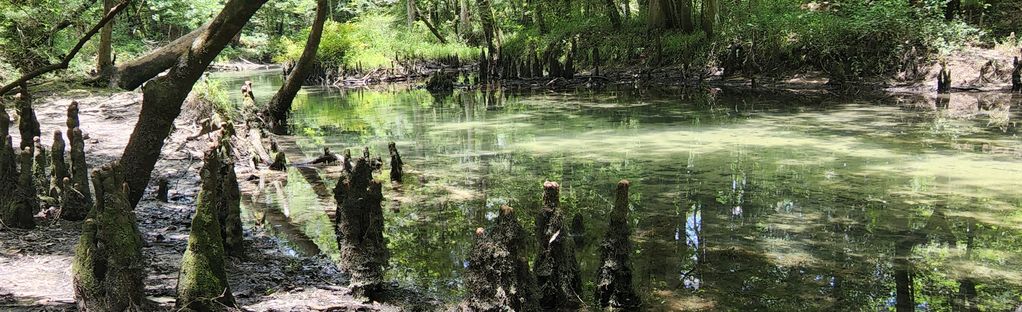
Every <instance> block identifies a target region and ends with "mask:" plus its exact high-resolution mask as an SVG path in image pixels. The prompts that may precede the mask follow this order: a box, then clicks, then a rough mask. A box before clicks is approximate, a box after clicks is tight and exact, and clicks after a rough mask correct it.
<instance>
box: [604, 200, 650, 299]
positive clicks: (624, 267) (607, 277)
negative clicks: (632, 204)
mask: <svg viewBox="0 0 1022 312" xmlns="http://www.w3.org/2000/svg"><path fill="white" fill-rule="evenodd" d="M628 187H629V183H628V180H621V182H618V184H617V198H616V200H615V201H614V210H613V211H611V213H610V226H609V227H607V236H606V237H605V238H604V240H603V244H601V245H600V263H601V266H600V271H599V273H598V275H597V277H596V299H597V300H599V304H600V307H601V308H608V307H609V308H614V309H621V310H624V311H632V310H638V309H639V304H640V301H639V296H638V295H636V294H635V289H634V288H633V287H632V270H631V267H630V266H629V265H630V263H629V255H630V254H631V252H632V243H631V240H630V238H629V237H630V236H631V234H632V230H631V228H630V225H629V222H628Z"/></svg>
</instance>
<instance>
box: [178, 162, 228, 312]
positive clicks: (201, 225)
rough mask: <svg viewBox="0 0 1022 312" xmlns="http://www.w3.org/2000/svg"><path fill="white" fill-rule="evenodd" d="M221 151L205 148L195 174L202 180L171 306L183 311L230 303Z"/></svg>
mask: <svg viewBox="0 0 1022 312" xmlns="http://www.w3.org/2000/svg"><path fill="white" fill-rule="evenodd" d="M222 153H223V151H222V149H221V148H220V147H219V146H218V147H214V148H212V149H210V150H209V151H206V155H205V157H204V158H205V159H204V163H203V166H202V169H201V170H200V172H199V176H200V178H201V181H202V186H201V189H200V190H199V195H198V199H197V200H196V202H197V203H196V207H195V216H194V217H192V226H191V232H190V233H189V235H188V249H186V250H185V254H184V257H182V258H181V272H180V274H179V275H178V282H177V302H176V303H175V308H176V309H179V310H186V311H224V310H225V309H226V308H227V307H231V306H234V296H233V295H232V294H231V287H230V285H229V284H228V282H227V271H226V266H225V265H226V264H225V261H224V260H225V259H226V251H225V250H224V240H223V237H222V236H221V233H223V232H221V230H222V227H221V222H220V218H219V214H220V211H222V210H223V204H224V202H223V195H222V193H223V180H222V179H224V178H225V177H224V176H223V173H224V172H223V166H224V159H223V154H222Z"/></svg>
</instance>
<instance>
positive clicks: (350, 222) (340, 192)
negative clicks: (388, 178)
mask: <svg viewBox="0 0 1022 312" xmlns="http://www.w3.org/2000/svg"><path fill="white" fill-rule="evenodd" d="M334 198H335V199H336V200H337V242H338V245H339V247H340V251H341V266H342V267H344V268H346V269H347V270H348V272H349V273H350V274H351V287H352V289H353V290H354V292H355V295H356V296H365V297H368V298H370V299H375V298H377V297H378V296H379V295H380V294H381V291H382V290H383V271H384V267H386V266H387V262H388V261H389V259H390V251H389V250H387V240H386V239H385V238H383V207H382V202H383V189H382V185H381V184H380V182H379V181H376V180H374V179H373V175H372V169H371V168H370V164H369V159H367V158H366V157H362V158H359V159H358V160H356V161H355V167H354V168H353V169H352V171H351V173H350V174H347V175H346V177H345V178H344V181H341V182H338V183H337V186H336V187H335V188H334Z"/></svg>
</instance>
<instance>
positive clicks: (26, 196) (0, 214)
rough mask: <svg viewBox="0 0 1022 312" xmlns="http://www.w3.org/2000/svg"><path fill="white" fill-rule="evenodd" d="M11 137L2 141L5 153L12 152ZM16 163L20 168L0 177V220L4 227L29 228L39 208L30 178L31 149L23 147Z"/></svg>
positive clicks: (32, 226) (31, 226)
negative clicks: (2, 185) (1, 192)
mask: <svg viewBox="0 0 1022 312" xmlns="http://www.w3.org/2000/svg"><path fill="white" fill-rule="evenodd" d="M11 141H12V140H11V137H10V136H7V139H6V141H5V142H4V146H5V147H4V149H5V150H7V151H6V152H4V153H5V154H6V153H13V146H11ZM18 163H19V166H20V167H21V169H22V170H20V171H15V172H9V175H8V176H6V177H2V178H0V179H2V180H3V184H4V185H5V186H4V187H3V188H4V189H3V190H2V191H3V192H4V193H3V194H0V222H2V224H3V225H4V226H5V227H14V228H22V229H31V228H34V227H35V220H34V219H33V218H32V216H33V215H34V214H35V212H36V210H37V209H38V208H39V199H38V197H36V190H35V187H34V186H35V182H34V181H33V179H32V150H31V149H24V150H22V151H21V153H19V154H18Z"/></svg>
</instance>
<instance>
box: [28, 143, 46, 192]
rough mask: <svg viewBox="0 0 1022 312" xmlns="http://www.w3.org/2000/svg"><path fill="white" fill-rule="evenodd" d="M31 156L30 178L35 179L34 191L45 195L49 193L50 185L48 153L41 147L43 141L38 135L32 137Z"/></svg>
mask: <svg viewBox="0 0 1022 312" xmlns="http://www.w3.org/2000/svg"><path fill="white" fill-rule="evenodd" d="M32 145H33V146H34V148H33V152H34V154H33V157H34V159H33V160H32V179H34V180H35V186H36V192H38V195H40V196H47V195H48V194H49V187H50V173H49V164H50V157H49V156H50V154H49V153H48V152H46V148H45V147H43V143H42V142H41V141H40V139H39V137H35V138H33V139H32Z"/></svg>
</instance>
